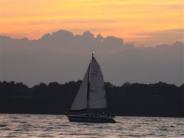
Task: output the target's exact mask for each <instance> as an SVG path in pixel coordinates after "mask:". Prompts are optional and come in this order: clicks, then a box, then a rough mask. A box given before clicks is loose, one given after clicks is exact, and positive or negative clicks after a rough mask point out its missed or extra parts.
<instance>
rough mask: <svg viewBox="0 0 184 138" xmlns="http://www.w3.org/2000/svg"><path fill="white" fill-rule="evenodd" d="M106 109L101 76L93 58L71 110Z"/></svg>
mask: <svg viewBox="0 0 184 138" xmlns="http://www.w3.org/2000/svg"><path fill="white" fill-rule="evenodd" d="M106 107H107V103H106V92H105V89H104V80H103V75H102V72H101V69H100V66H99V64H98V62H97V61H96V59H95V58H94V56H92V60H91V63H90V65H89V67H88V69H87V72H86V74H85V76H84V79H83V81H82V84H81V87H80V89H79V91H78V93H77V95H76V97H75V99H74V102H73V104H72V107H71V110H82V109H104V108H106Z"/></svg>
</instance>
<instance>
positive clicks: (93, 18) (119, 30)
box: [0, 0, 184, 42]
mask: <svg viewBox="0 0 184 138" xmlns="http://www.w3.org/2000/svg"><path fill="white" fill-rule="evenodd" d="M183 17H184V2H183V0H29V1H28V0H0V34H2V35H9V36H13V37H19V38H20V37H28V38H30V39H35V38H39V37H41V36H42V35H43V34H45V33H47V32H52V31H57V30H59V29H66V30H70V31H72V32H74V33H82V32H83V31H86V30H89V31H91V32H93V33H95V34H98V33H100V34H102V35H115V36H118V37H121V38H124V39H125V40H126V41H141V40H144V41H145V38H146V37H148V36H146V35H145V34H150V33H155V32H164V31H166V32H167V31H169V30H181V29H184V22H183V20H184V19H183ZM180 32H181V31H180ZM142 34H144V35H142ZM182 34H183V33H182ZM144 41H142V42H144ZM173 41H174V40H173Z"/></svg>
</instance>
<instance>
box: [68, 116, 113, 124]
mask: <svg viewBox="0 0 184 138" xmlns="http://www.w3.org/2000/svg"><path fill="white" fill-rule="evenodd" d="M68 119H69V121H70V122H89V123H115V120H114V119H113V118H111V117H105V116H87V115H68Z"/></svg>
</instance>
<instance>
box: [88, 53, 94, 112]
mask: <svg viewBox="0 0 184 138" xmlns="http://www.w3.org/2000/svg"><path fill="white" fill-rule="evenodd" d="M94 53H95V52H94V51H93V52H92V58H91V62H92V60H93V58H94ZM91 62H90V63H89V69H88V79H87V81H88V83H87V110H89V98H90V93H89V92H90V80H89V76H90V71H91Z"/></svg>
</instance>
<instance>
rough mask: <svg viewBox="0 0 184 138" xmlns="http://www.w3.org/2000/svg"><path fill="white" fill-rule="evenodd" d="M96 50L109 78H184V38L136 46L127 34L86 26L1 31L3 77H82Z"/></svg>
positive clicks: (117, 81) (36, 79)
mask: <svg viewBox="0 0 184 138" xmlns="http://www.w3.org/2000/svg"><path fill="white" fill-rule="evenodd" d="M93 50H95V51H96V54H95V56H96V58H97V60H98V61H99V63H100V65H101V68H102V70H103V73H104V78H105V81H110V82H112V83H114V84H118V85H120V84H123V83H124V82H127V81H129V82H140V83H154V82H158V81H164V82H168V83H175V84H182V83H183V81H184V80H183V78H184V64H183V61H184V44H183V43H181V42H176V43H173V44H170V45H159V46H155V47H147V48H143V47H142V48H141V47H139V48H138V47H135V46H134V45H133V44H127V43H124V42H123V40H122V39H120V38H117V37H114V36H107V37H103V36H101V35H97V36H95V35H94V34H92V33H91V32H89V31H87V32H84V33H83V34H81V35H74V34H73V33H72V32H69V31H66V30H60V31H57V32H54V33H50V34H46V35H44V36H43V37H42V38H40V39H38V40H28V39H13V38H10V37H5V36H0V80H6V81H12V80H14V81H19V82H20V81H21V82H24V83H26V84H29V85H33V84H37V83H40V82H46V83H47V82H51V81H58V82H60V83H63V82H66V81H71V80H78V79H82V78H83V75H84V73H85V71H86V68H87V66H88V64H89V61H90V58H91V52H92V51H93Z"/></svg>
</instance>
